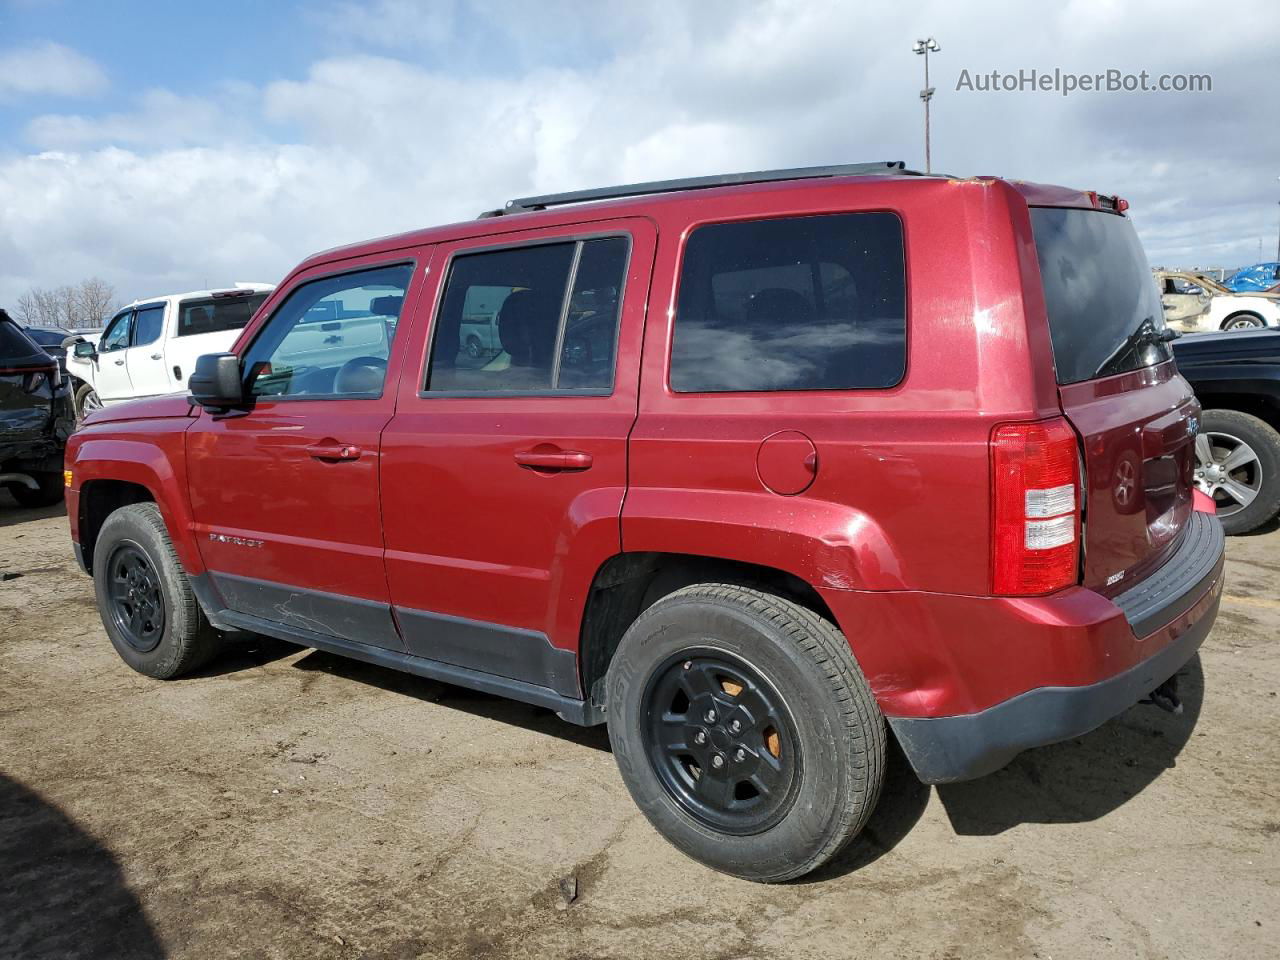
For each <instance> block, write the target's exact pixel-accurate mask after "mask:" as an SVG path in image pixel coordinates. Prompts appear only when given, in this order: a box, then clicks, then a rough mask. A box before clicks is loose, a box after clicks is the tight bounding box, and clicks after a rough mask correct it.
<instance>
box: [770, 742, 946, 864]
mask: <svg viewBox="0 0 1280 960" xmlns="http://www.w3.org/2000/svg"><path fill="white" fill-rule="evenodd" d="M885 746H886V752H885V774H884V785H883V786H882V787H881V788H880V801H879V802H878V803H877V804H876V808H875V810H873V811H872V812H871V817H870V819H869V820H867V825H866V826H865V827H863V828H862V832H861V833H859V834H858V835H857V836H856V837H854V839H853V842H852V843H850V844H849V846H847V847H845V848H844V850H842V851H841V852H840V853H838V854H836V856H835V857H833V858H832V859H831V860H830V861H828V862H827V863H826V864H825V865H823V866H821V867H819V868H818V869H817V870H815V871H814V872H813V873H810V874H806V875H805V876H803V877H800V878H798V879H797V880H795V881H794V882H795V883H796V884H797V885H801V886H802V885H804V884H808V883H823V882H825V881H828V880H834V879H836V878H837V877H843V876H845V875H846V874H849V873H854V872H855V871H858V870H861V869H862V868H863V867H866V866H869V865H871V864H873V863H875V862H876V861H877V860H879V859H880V858H881V857H883V856H884V855H885V854H886V853H888V852H889V851H890V850H892V849H893V848H894V847H896V846H897V845H898V844H899V843H900V842H901V841H902V839H903V838H904V837H905V836H906V835H907V834H909V833H910V832H911V831H912V829H914V827H915V825H916V824H917V823H919V821H920V818H921V817H922V816H923V815H924V811H925V807H927V806H928V805H929V793H930V790H929V787H927V786H926V785H925V784H923V783H921V782H920V781H919V779H917V778H916V774H915V771H914V770H912V769H911V764H910V763H908V762H907V758H906V756H905V755H904V754H903V752H902V749H901V748H900V747H899V746H898V741H897V740H895V739H894V738H893V737H892V736H890V737H889V742H888V743H887V744H886V745H885Z"/></svg>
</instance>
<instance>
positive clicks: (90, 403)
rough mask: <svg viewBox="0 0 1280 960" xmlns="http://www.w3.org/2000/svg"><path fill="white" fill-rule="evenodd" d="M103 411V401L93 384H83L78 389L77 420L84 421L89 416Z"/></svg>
mask: <svg viewBox="0 0 1280 960" xmlns="http://www.w3.org/2000/svg"><path fill="white" fill-rule="evenodd" d="M101 409H102V400H101V399H99V397H98V391H97V390H95V389H94V388H93V384H90V383H82V384H80V386H78V387H77V388H76V419H77V420H83V419H84V418H85V417H86V416H87V415H88V414H90V413H93V411H95V410H101Z"/></svg>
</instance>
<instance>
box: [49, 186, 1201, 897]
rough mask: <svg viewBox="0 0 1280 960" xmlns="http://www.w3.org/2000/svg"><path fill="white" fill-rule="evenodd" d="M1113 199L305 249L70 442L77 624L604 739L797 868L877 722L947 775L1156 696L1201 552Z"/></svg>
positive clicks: (1182, 436) (1190, 616)
mask: <svg viewBox="0 0 1280 960" xmlns="http://www.w3.org/2000/svg"><path fill="white" fill-rule="evenodd" d="M591 200H602V201H605V202H602V203H590V202H583V201H591ZM1126 206H1127V204H1125V202H1124V201H1122V200H1118V199H1117V198H1114V197H1100V196H1099V195H1098V194H1096V193H1092V192H1084V191H1078V190H1069V189H1065V188H1062V187H1050V186H1042V185H1036V184H1030V183H1022V182H1017V183H1015V182H1007V181H1003V180H998V179H990V178H987V179H972V180H953V179H951V178H948V177H940V176H939V177H934V176H924V175H913V174H910V173H908V172H906V171H904V170H902V169H901V166H900V165H897V164H894V165H889V164H865V165H860V166H851V167H844V168H837V169H818V170H810V171H804V170H784V171H776V172H773V173H767V172H766V173H755V174H741V175H732V176H728V177H723V178H710V179H704V180H693V181H676V182H669V183H654V184H636V185H632V186H629V187H621V188H612V189H605V190H600V191H589V192H585V193H571V194H562V195H557V196H546V197H531V198H526V199H524V200H516V201H512V202H511V203H509V204H507V205H506V207H505V208H503V210H502V211H499V212H495V214H491V215H488V216H485V217H484V218H482V219H478V220H474V221H471V222H469V223H461V224H453V225H450V226H443V227H435V228H431V229H426V230H421V231H418V232H415V233H409V234H404V235H402V236H398V237H388V238H384V239H381V240H372V241H369V242H367V243H361V244H358V245H355V246H351V247H347V248H345V249H340V250H332V251H329V252H327V253H322V254H319V255H317V256H315V257H312V258H310V259H309V260H307V261H305V262H304V263H303V264H301V265H300V266H299V267H298V268H297V269H296V270H295V271H293V273H291V274H290V275H289V277H288V278H287V279H286V280H285V281H284V282H283V283H282V284H281V285H280V286H279V287H278V288H276V290H275V291H274V292H273V293H272V294H271V295H270V296H269V297H268V298H267V300H266V302H265V303H264V304H263V305H262V307H261V309H259V310H258V311H257V312H256V314H255V315H254V318H253V319H252V320H251V321H250V322H249V324H248V326H246V327H245V328H244V330H243V331H242V332H241V333H240V335H239V337H238V339H237V340H236V342H235V344H234V345H233V347H232V349H231V351H230V352H227V353H220V354H208V355H205V356H202V357H201V358H200V359H199V360H198V361H197V363H196V365H195V368H194V370H193V371H192V372H191V376H190V379H189V381H188V383H189V387H190V390H191V397H190V398H188V397H186V396H176V395H170V396H161V397H155V398H151V399H146V400H135V401H133V402H131V403H127V404H120V405H118V406H113V407H107V408H105V409H103V410H98V411H96V412H94V413H91V414H89V415H88V416H87V417H86V418H85V423H84V426H82V427H81V429H79V430H77V431H76V433H75V434H74V435H73V436H72V438H71V440H70V442H69V443H68V445H67V470H68V471H69V477H68V481H69V483H70V486H69V487H68V489H67V515H68V517H69V518H70V523H71V534H72V539H73V541H74V543H75V545H76V546H75V549H76V552H77V554H78V556H79V558H80V562H81V564H82V565H83V566H84V567H85V569H86V570H91V571H92V573H93V576H94V580H95V588H96V591H97V600H98V608H99V610H100V611H101V614H102V619H103V623H104V624H105V628H106V633H107V636H108V637H109V638H110V641H111V643H112V644H113V645H114V647H115V649H116V651H117V652H118V653H119V654H120V656H121V658H122V659H123V660H124V661H125V663H127V664H128V665H129V666H130V667H132V668H133V669H135V670H137V671H140V672H141V673H144V674H147V675H149V676H152V677H156V678H169V677H176V676H179V675H181V674H183V673H187V672H190V671H192V670H194V669H196V668H197V667H198V665H199V664H200V663H201V662H203V661H205V660H207V659H208V658H209V657H210V656H212V655H213V654H214V653H215V652H216V651H217V649H218V645H219V643H220V642H221V639H220V635H219V633H218V631H219V630H221V631H229V630H244V631H251V632H254V633H261V634H265V635H268V636H274V637H279V638H283V639H285V640H289V641H293V642H295V643H299V644H303V645H306V646H312V647H318V648H321V649H324V650H330V651H334V652H336V653H338V654H341V655H343V656H348V657H354V658H356V659H359V660H365V661H370V662H373V663H377V664H382V665H384V666H388V667H394V668H396V669H399V670H404V671H408V672H410V673H415V674H418V675H422V676H427V677H434V678H436V679H439V680H445V681H448V682H451V683H455V684H459V685H463V686H470V687H474V688H477V689H480V690H486V691H489V692H492V693H500V694H504V695H506V696H510V697H514V698H516V699H521V700H525V701H528V702H530V703H533V704H537V705H539V706H542V707H547V708H550V709H552V710H554V711H556V712H557V713H559V714H560V715H561V716H562V717H564V718H565V719H566V720H568V721H571V722H575V723H582V724H596V723H606V722H607V723H608V726H609V738H610V742H611V743H612V746H613V754H614V757H615V758H616V760H617V762H618V766H619V770H620V772H621V775H622V778H623V780H624V781H625V783H626V785H627V787H628V788H629V789H630V791H631V794H632V796H633V797H634V798H635V799H636V801H637V803H638V804H639V806H640V808H641V809H642V810H643V811H644V813H645V815H646V816H647V817H648V818H649V819H650V820H651V821H652V822H653V824H654V825H655V826H656V828H657V829H658V830H659V831H661V832H662V833H663V834H664V835H666V836H667V837H669V838H670V839H671V840H672V841H673V842H674V843H675V844H676V845H677V846H678V847H679V848H680V849H681V850H683V851H685V852H686V853H688V854H690V855H691V856H693V857H696V858H697V859H699V860H701V861H703V862H704V863H708V864H710V865H712V866H714V867H716V868H718V869H720V870H724V871H727V872H729V873H732V874H736V875H738V876H741V877H749V878H751V879H753V880H766V881H778V880H786V879H789V878H792V877H798V876H800V875H801V874H804V873H807V872H809V871H810V870H813V869H815V868H816V867H818V866H819V865H821V864H822V863H824V862H826V861H827V860H829V859H830V858H831V857H833V856H835V854H836V853H837V852H838V851H839V850H840V849H841V847H843V846H844V845H845V844H846V843H847V842H848V841H849V840H850V839H851V838H852V837H853V836H854V835H855V834H856V833H857V832H858V831H859V830H860V829H861V828H862V826H863V824H865V823H866V821H867V817H868V816H869V815H870V814H871V811H872V808H873V807H874V806H875V804H876V801H877V798H878V797H879V795H880V786H881V780H882V778H883V776H884V770H885V759H886V758H885V750H886V738H887V737H888V736H889V733H890V731H892V734H893V735H894V736H895V737H896V740H897V742H898V744H899V745H900V746H901V747H902V749H903V751H904V753H905V754H906V756H907V759H908V760H909V761H910V762H911V764H912V766H913V768H914V769H915V772H916V774H917V775H918V776H919V777H920V778H921V779H922V780H923V781H925V782H927V783H943V782H947V781H952V780H966V779H970V778H974V777H980V776H983V775H984V774H987V773H990V772H992V771H993V770H997V769H999V768H1000V767H1002V766H1004V765H1005V764H1006V763H1008V762H1009V760H1010V759H1012V758H1013V756H1014V755H1015V754H1017V753H1018V752H1019V751H1021V750H1023V749H1025V748H1028V747H1034V746H1038V745H1040V744H1045V743H1052V742H1055V741H1059V740H1064V739H1068V738H1070V737H1074V736H1077V735H1079V734H1082V733H1085V732H1087V731H1089V730H1091V729H1093V728H1094V727H1096V726H1098V725H1100V724H1102V723H1104V722H1105V721H1107V720H1108V719H1110V718H1111V717H1113V716H1115V715H1116V714H1118V713H1120V712H1122V711H1124V710H1125V709H1127V708H1128V707H1130V706H1131V705H1132V704H1134V703H1136V702H1137V701H1138V700H1140V699H1141V698H1143V697H1145V696H1147V695H1148V694H1149V693H1152V692H1156V691H1159V693H1158V696H1157V698H1156V699H1157V700H1158V701H1159V702H1161V703H1165V704H1167V705H1169V706H1174V705H1175V704H1176V694H1174V692H1173V690H1172V689H1171V684H1169V682H1168V681H1169V680H1170V678H1171V677H1173V676H1174V674H1175V673H1177V671H1178V670H1179V669H1181V668H1182V666H1183V665H1184V664H1186V663H1187V662H1188V661H1189V660H1190V659H1191V658H1192V657H1193V656H1194V655H1195V652H1196V650H1197V648H1198V647H1199V646H1200V644H1201V642H1202V641H1203V640H1204V638H1205V636H1206V634H1207V633H1208V632H1209V628H1210V627H1211V626H1212V624H1213V622H1214V618H1215V616H1216V615H1217V611H1218V603H1219V597H1220V595H1221V591H1222V568H1223V538H1222V528H1221V526H1220V525H1219V523H1218V521H1217V518H1216V517H1214V515H1213V507H1212V505H1211V504H1210V502H1209V500H1208V498H1207V497H1205V496H1204V495H1203V494H1201V493H1198V492H1197V491H1196V490H1195V489H1194V488H1193V487H1192V474H1193V468H1194V456H1193V454H1192V448H1193V441H1194V437H1195V431H1196V429H1197V426H1198V424H1199V418H1200V405H1199V404H1198V403H1197V402H1196V399H1195V396H1194V394H1193V393H1192V391H1191V387H1190V386H1189V385H1188V384H1187V382H1186V381H1185V380H1184V379H1183V378H1182V377H1180V376H1179V375H1178V371H1177V368H1176V366H1175V364H1174V363H1173V358H1172V352H1171V350H1170V349H1169V344H1168V336H1167V334H1168V331H1167V330H1166V329H1165V327H1164V323H1163V319H1162V311H1161V309H1160V300H1159V297H1158V296H1157V293H1156V288H1155V285H1154V284H1153V283H1152V282H1151V274H1150V269H1149V267H1148V265H1147V259H1146V256H1145V254H1144V253H1143V252H1142V247H1141V245H1140V243H1139V242H1138V236H1137V234H1136V233H1135V232H1134V229H1133V224H1132V223H1131V222H1130V221H1129V219H1128V218H1127V217H1126V216H1125V215H1124V210H1125V208H1126ZM477 291H478V292H477ZM482 295H483V296H482ZM479 301H483V302H484V304H485V306H486V308H491V309H493V310H494V311H496V321H495V326H496V331H495V335H496V341H495V344H494V346H495V347H500V348H501V349H500V350H498V352H497V353H496V355H494V356H491V357H485V356H481V357H475V356H473V353H474V348H472V349H469V348H468V345H467V341H466V339H465V337H464V336H463V332H464V326H465V325H466V324H467V320H468V318H469V317H471V316H474V315H475V313H474V312H473V309H472V308H473V307H474V305H475V304H476V303H477V302H479ZM317 314H319V316H320V317H321V319H320V320H319V321H317V320H316V319H315V318H316V317H317ZM392 317H394V318H395V321H396V322H395V324H394V325H392V324H390V323H389V322H388V320H389V318H392ZM192 401H194V402H192ZM353 735H356V734H355V733H354V732H353ZM173 749H174V750H175V751H181V750H182V749H184V745H183V744H182V742H181V741H180V740H175V741H174V743H173ZM556 789H572V788H571V787H565V786H564V785H561V786H558V787H557V788H556ZM1082 789H1085V790H1088V789H1090V785H1089V784H1088V783H1084V784H1083V785H1082ZM889 802H892V798H890V801H889ZM562 829H564V830H566V831H567V830H572V829H574V826H573V825H572V824H564V825H563V827H562Z"/></svg>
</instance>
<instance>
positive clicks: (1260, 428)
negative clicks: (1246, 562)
mask: <svg viewBox="0 0 1280 960" xmlns="http://www.w3.org/2000/svg"><path fill="white" fill-rule="evenodd" d="M1206 445H1207V446H1208V448H1209V451H1210V453H1211V454H1212V456H1211V457H1210V458H1209V459H1207V460H1206V457H1205V448H1206ZM1241 445H1243V446H1245V447H1247V448H1248V450H1247V451H1245V454H1246V455H1247V454H1248V453H1252V455H1253V458H1252V460H1246V461H1245V462H1244V463H1243V465H1241V466H1239V467H1236V468H1235V469H1234V470H1232V471H1229V472H1228V474H1227V477H1228V478H1229V479H1230V480H1231V481H1232V482H1233V483H1234V484H1238V485H1239V486H1237V487H1235V489H1236V490H1237V491H1245V490H1248V491H1253V499H1252V500H1251V501H1250V502H1249V503H1248V504H1247V505H1241V504H1240V502H1239V499H1238V497H1236V496H1233V495H1232V494H1231V493H1230V492H1228V490H1227V489H1226V488H1224V487H1221V486H1219V487H1217V488H1216V489H1215V486H1214V484H1215V480H1217V479H1219V477H1221V474H1218V475H1214V474H1213V473H1211V472H1209V471H1208V469H1207V468H1208V467H1210V466H1211V465H1213V464H1218V463H1225V462H1226V460H1227V456H1228V455H1230V453H1232V452H1233V451H1235V450H1237V449H1239V447H1240V446H1241ZM1196 486H1197V487H1199V488H1200V490H1201V491H1202V492H1204V493H1206V494H1208V495H1209V496H1212V497H1213V498H1214V502H1215V503H1216V504H1217V505H1218V517H1219V519H1220V520H1221V521H1222V529H1223V530H1224V531H1226V533H1228V534H1237V533H1248V532H1249V531H1250V530H1253V529H1255V528H1257V527H1259V526H1261V525H1262V524H1264V523H1266V522H1267V521H1268V520H1270V519H1271V518H1272V517H1274V516H1275V515H1276V513H1277V512H1280V433H1277V432H1276V430H1275V428H1274V427H1272V426H1271V425H1270V424H1268V423H1266V422H1265V421H1263V420H1259V419H1258V418H1257V417H1255V416H1253V415H1252V414H1248V413H1242V412H1241V411H1239V410H1206V411H1204V413H1203V414H1202V415H1201V420H1200V435H1199V437H1197V439H1196Z"/></svg>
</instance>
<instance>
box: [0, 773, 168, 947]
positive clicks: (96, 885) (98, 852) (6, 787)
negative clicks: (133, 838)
mask: <svg viewBox="0 0 1280 960" xmlns="http://www.w3.org/2000/svg"><path fill="white" fill-rule="evenodd" d="M0 812H2V813H3V815H0V917H3V918H4V919H3V922H0V956H4V957H23V958H30V960H35V958H39V957H49V958H53V957H59V958H61V957H102V958H104V960H105V958H132V960H149V958H152V957H163V956H165V951H164V948H163V946H162V944H161V943H160V940H159V938H158V937H157V936H156V933H155V931H154V929H152V926H151V924H150V922H149V921H148V920H147V917H146V914H145V913H144V912H143V909H142V904H141V903H139V902H138V899H137V897H136V896H135V895H134V894H133V892H132V891H131V890H130V889H129V887H128V886H127V885H126V884H125V881H124V874H123V872H122V871H121V869H120V864H119V863H118V862H117V861H116V858H115V857H114V856H113V855H112V853H111V851H109V850H108V849H107V848H106V847H104V846H102V845H101V844H100V843H99V842H98V841H97V840H95V839H94V838H93V837H91V836H90V835H89V834H88V833H87V832H86V831H85V830H83V829H81V828H80V827H79V826H77V825H76V823H75V821H73V820H72V819H71V818H70V817H68V816H67V815H66V814H65V813H63V812H62V811H60V810H59V809H58V808H57V807H55V806H53V805H52V804H51V803H49V802H48V801H46V800H44V799H43V798H41V797H40V795H39V794H37V793H35V792H34V791H32V790H30V789H28V788H27V787H25V786H23V785H22V784H20V783H18V782H17V781H16V780H13V779H12V778H10V777H7V776H5V775H4V774H2V773H0Z"/></svg>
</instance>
